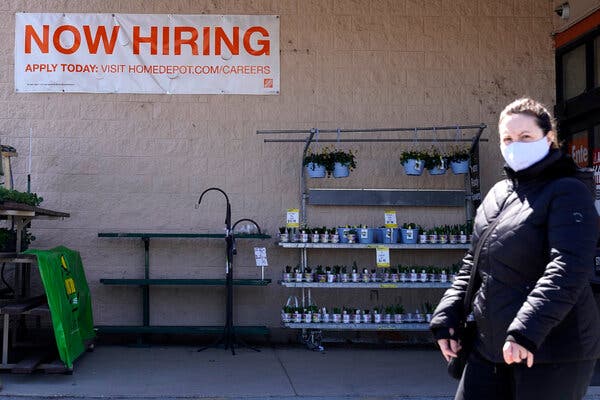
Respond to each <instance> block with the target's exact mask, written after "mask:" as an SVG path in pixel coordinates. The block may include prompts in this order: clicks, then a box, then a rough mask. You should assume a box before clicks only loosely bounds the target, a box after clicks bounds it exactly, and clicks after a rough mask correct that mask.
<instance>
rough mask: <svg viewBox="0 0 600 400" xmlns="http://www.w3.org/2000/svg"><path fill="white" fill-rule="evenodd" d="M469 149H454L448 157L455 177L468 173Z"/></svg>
mask: <svg viewBox="0 0 600 400" xmlns="http://www.w3.org/2000/svg"><path fill="white" fill-rule="evenodd" d="M469 159H470V154H469V148H467V147H455V148H453V149H452V151H451V153H450V154H449V155H448V160H449V161H450V168H452V172H453V173H454V174H455V175H458V174H466V173H467V172H469Z"/></svg>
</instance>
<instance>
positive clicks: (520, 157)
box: [500, 136, 550, 171]
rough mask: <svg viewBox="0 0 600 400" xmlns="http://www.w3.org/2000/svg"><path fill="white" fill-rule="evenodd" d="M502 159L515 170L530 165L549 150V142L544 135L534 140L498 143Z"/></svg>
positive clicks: (544, 155)
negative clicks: (506, 143)
mask: <svg viewBox="0 0 600 400" xmlns="http://www.w3.org/2000/svg"><path fill="white" fill-rule="evenodd" d="M500 151H501V152H502V156H503V157H504V160H505V161H506V163H507V164H508V166H509V167H511V168H512V169H513V170H515V171H521V170H524V169H526V168H529V167H531V166H532V165H533V164H535V163H536V162H538V161H540V160H541V159H542V158H544V157H546V155H547V154H548V152H549V151H550V142H548V139H547V138H546V137H545V136H544V137H543V138H541V139H540V140H537V141H535V142H513V143H511V144H509V145H505V144H504V143H501V144H500Z"/></svg>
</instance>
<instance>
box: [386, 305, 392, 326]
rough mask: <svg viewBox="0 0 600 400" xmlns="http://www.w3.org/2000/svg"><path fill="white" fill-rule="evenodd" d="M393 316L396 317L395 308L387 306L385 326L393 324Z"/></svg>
mask: <svg viewBox="0 0 600 400" xmlns="http://www.w3.org/2000/svg"><path fill="white" fill-rule="evenodd" d="M392 315H394V307H392V306H386V307H385V315H384V317H383V322H384V323H385V324H391V323H392V318H393V317H392Z"/></svg>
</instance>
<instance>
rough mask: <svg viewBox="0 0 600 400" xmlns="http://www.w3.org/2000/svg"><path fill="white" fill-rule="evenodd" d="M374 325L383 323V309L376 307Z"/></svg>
mask: <svg viewBox="0 0 600 400" xmlns="http://www.w3.org/2000/svg"><path fill="white" fill-rule="evenodd" d="M373 323H375V324H380V323H381V309H380V308H379V307H375V308H374V309H373Z"/></svg>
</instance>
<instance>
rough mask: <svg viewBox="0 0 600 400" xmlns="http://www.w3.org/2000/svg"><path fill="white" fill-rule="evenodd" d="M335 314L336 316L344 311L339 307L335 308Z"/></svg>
mask: <svg viewBox="0 0 600 400" xmlns="http://www.w3.org/2000/svg"><path fill="white" fill-rule="evenodd" d="M333 313H334V314H341V313H342V310H341V309H340V308H338V307H333Z"/></svg>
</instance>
